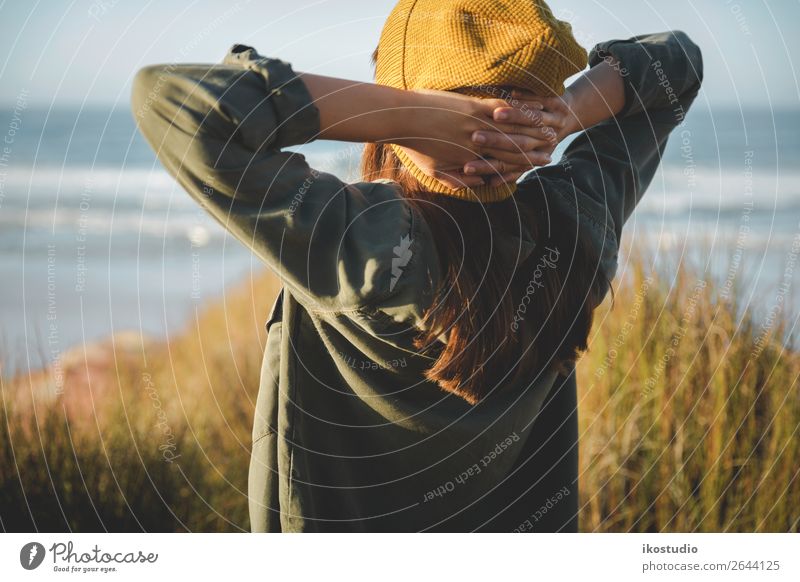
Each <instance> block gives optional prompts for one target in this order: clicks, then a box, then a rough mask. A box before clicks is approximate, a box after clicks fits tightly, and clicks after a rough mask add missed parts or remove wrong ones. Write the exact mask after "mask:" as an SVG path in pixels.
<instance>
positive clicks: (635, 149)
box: [523, 31, 703, 294]
mask: <svg viewBox="0 0 800 582" xmlns="http://www.w3.org/2000/svg"><path fill="white" fill-rule="evenodd" d="M603 61H608V62H609V63H612V65H613V66H614V67H615V68H616V69H617V70H618V72H619V74H620V75H621V76H622V78H623V80H624V84H625V105H624V107H623V109H622V111H621V112H620V113H619V114H618V115H617V116H615V117H614V118H612V119H609V120H608V121H605V122H603V123H600V124H598V125H596V126H594V127H592V128H590V129H588V130H586V131H584V132H582V133H581V134H579V135H578V137H577V138H576V139H575V140H574V141H573V142H572V143H571V144H570V146H569V147H568V148H567V149H566V151H565V152H564V155H563V157H562V159H561V161H560V162H559V163H558V164H555V165H553V166H549V167H546V168H542V169H541V170H538V171H537V172H533V173H532V174H531V175H530V176H529V177H528V178H527V179H526V180H525V181H524V182H523V184H524V183H528V184H529V187H533V186H535V187H538V188H542V189H543V190H544V191H547V190H548V189H550V190H552V192H545V194H547V195H549V196H550V197H551V198H552V199H553V201H554V204H555V205H556V206H561V207H562V208H563V209H564V210H565V211H567V212H570V213H573V214H574V215H575V216H576V218H577V220H578V222H580V223H583V224H585V225H586V226H587V229H586V230H585V232H589V233H590V234H591V238H592V240H593V244H594V245H595V246H596V247H597V249H596V250H597V251H598V254H599V257H600V264H599V270H600V271H601V273H602V275H603V276H604V278H606V279H607V280H611V279H613V277H614V275H615V273H616V268H617V254H618V248H619V241H620V239H621V236H622V227H623V226H624V224H625V222H626V221H627V220H628V218H629V217H630V215H631V213H632V212H633V210H634V209H635V207H636V205H637V204H638V202H639V201H640V200H641V198H642V195H643V194H644V192H645V191H646V190H647V188H648V186H649V185H650V182H651V181H652V179H653V177H654V176H655V173H656V170H657V168H658V165H659V163H660V161H661V156H662V154H663V151H664V147H665V145H666V143H667V138H668V137H669V134H670V132H671V131H672V130H673V129H674V128H675V127H676V126H678V125H680V124H682V123H683V120H684V117H685V116H686V113H687V112H688V110H689V107H690V106H691V104H692V102H693V101H694V99H695V97H696V96H697V93H698V91H699V90H700V85H701V83H702V78H703V61H702V55H701V52H700V49H699V48H698V46H697V45H696V44H694V43H693V42H692V41H691V40H690V39H689V37H688V36H687V35H686V34H685V33H683V32H680V31H673V32H664V33H659V34H650V35H644V36H637V37H633V38H630V39H628V40H612V41H608V42H604V43H601V44H599V45H597V46H596V47H594V49H593V50H592V51H591V53H590V55H589V64H590V66H596V65H598V64H599V63H601V62H603ZM603 294H604V293H603Z"/></svg>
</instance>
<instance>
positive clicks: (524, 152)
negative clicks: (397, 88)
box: [396, 89, 571, 189]
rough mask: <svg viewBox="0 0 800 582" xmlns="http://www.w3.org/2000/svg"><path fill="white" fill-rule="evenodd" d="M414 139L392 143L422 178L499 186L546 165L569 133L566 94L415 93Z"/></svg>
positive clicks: (454, 184) (449, 183)
mask: <svg viewBox="0 0 800 582" xmlns="http://www.w3.org/2000/svg"><path fill="white" fill-rule="evenodd" d="M414 93H416V94H417V95H418V96H419V97H418V102H419V106H418V107H417V106H415V107H414V114H413V116H412V119H413V120H414V122H413V124H414V130H413V131H412V132H410V133H411V135H414V136H415V137H411V138H404V139H401V140H397V141H396V143H397V145H399V146H401V147H402V148H403V149H404V151H405V153H406V154H407V155H408V156H409V157H410V158H411V159H412V161H413V162H414V163H415V164H416V165H417V166H418V167H419V168H420V169H421V170H422V171H423V172H425V173H426V174H427V175H429V176H431V177H433V178H435V179H436V180H438V181H439V182H441V183H442V184H444V185H445V186H447V187H449V188H454V189H458V188H465V187H477V186H481V185H484V184H486V185H489V186H493V187H495V186H500V185H502V184H503V183H506V182H515V181H516V180H517V179H518V178H519V177H520V176H521V175H522V174H524V173H525V172H527V171H528V170H530V169H532V168H533V167H535V166H544V165H547V164H549V163H550V161H551V155H552V153H553V150H554V149H555V147H556V145H558V143H559V141H560V140H561V139H563V137H564V136H565V135H566V134H567V133H568V126H569V124H570V111H571V108H570V106H569V103H568V100H567V98H566V97H567V96H566V94H565V96H564V97H538V96H536V95H534V94H532V93H530V92H527V91H524V90H521V89H514V90H511V91H502V92H500V90H499V89H498V90H496V91H495V94H500V95H502V96H503V98H496V97H487V98H478V97H469V96H467V95H462V94H460V93H455V92H449V91H429V90H417V91H414Z"/></svg>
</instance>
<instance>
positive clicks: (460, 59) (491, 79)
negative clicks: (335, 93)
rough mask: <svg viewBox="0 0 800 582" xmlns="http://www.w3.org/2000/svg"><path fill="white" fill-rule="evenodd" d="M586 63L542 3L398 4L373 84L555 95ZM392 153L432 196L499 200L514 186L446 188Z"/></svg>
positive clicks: (440, 0) (430, 0)
mask: <svg viewBox="0 0 800 582" xmlns="http://www.w3.org/2000/svg"><path fill="white" fill-rule="evenodd" d="M586 63H587V56H586V51H585V50H584V49H583V47H581V46H580V45H579V44H578V43H577V41H576V40H575V38H574V37H573V35H572V28H571V27H570V25H569V24H568V23H566V22H562V21H560V20H558V19H556V18H555V16H553V13H552V12H551V10H550V8H549V7H548V6H547V4H545V2H543V1H542V0H400V2H398V3H397V6H395V8H394V10H392V13H391V14H390V15H389V18H388V19H387V20H386V24H385V25H384V27H383V32H382V33H381V39H380V42H379V44H378V59H377V62H376V69H375V80H376V81H377V82H378V83H380V84H382V85H388V86H390V87H396V88H398V89H438V90H442V91H452V90H455V89H462V90H464V89H469V88H471V87H472V88H479V87H486V86H500V85H504V86H514V87H521V88H524V89H528V90H530V91H533V92H534V93H536V94H538V95H561V94H562V93H563V92H564V80H565V79H566V78H567V77H569V76H571V75H573V74H575V73H577V72H579V71H581V70H583V68H584V67H586ZM471 93H473V94H476V93H477V92H476V91H471ZM392 148H393V149H394V151H395V153H396V154H397V156H398V157H399V158H400V161H401V162H402V163H403V165H404V166H405V167H406V168H407V169H408V171H409V172H411V174H412V175H413V176H414V177H415V178H416V179H417V180H419V181H420V182H421V183H422V184H423V185H424V186H425V187H426V188H428V189H430V190H431V191H433V192H438V193H440V194H446V195H448V196H453V197H455V198H461V199H464V200H471V201H480V202H499V201H500V200H504V199H506V198H508V197H509V196H511V195H512V194H513V193H514V190H515V188H516V186H515V185H514V184H506V185H503V186H501V187H499V188H491V187H489V186H480V187H477V188H461V189H458V190H453V189H450V188H447V187H446V186H444V185H443V184H441V183H440V182H438V181H437V180H435V179H434V178H431V177H430V176H428V175H427V174H425V173H424V172H422V170H420V169H419V168H418V167H417V166H416V165H415V164H414V163H413V162H412V161H411V159H410V158H409V157H408V156H406V155H405V154H404V152H403V150H402V149H401V148H399V147H397V146H392Z"/></svg>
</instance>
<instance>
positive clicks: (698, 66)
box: [672, 30, 703, 93]
mask: <svg viewBox="0 0 800 582" xmlns="http://www.w3.org/2000/svg"><path fill="white" fill-rule="evenodd" d="M672 35H673V36H674V38H675V42H676V43H677V44H678V50H679V51H680V52H681V56H682V57H683V59H684V60H685V62H686V78H687V80H688V83H687V85H688V88H687V91H690V92H694V93H696V92H697V91H699V90H700V86H701V85H702V84H703V51H702V50H700V47H699V46H698V45H697V43H695V42H694V41H693V40H692V39H691V37H689V35H688V34H686V33H685V32H683V31H682V30H675V31H673V32H672Z"/></svg>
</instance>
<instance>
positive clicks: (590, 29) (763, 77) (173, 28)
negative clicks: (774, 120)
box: [0, 0, 800, 108]
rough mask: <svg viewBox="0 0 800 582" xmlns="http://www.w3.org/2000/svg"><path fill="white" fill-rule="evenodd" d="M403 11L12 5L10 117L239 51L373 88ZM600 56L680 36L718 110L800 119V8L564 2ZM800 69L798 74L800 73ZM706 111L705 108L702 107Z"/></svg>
mask: <svg viewBox="0 0 800 582" xmlns="http://www.w3.org/2000/svg"><path fill="white" fill-rule="evenodd" d="M393 4H394V2H393V1H392V0H368V1H367V0H362V1H355V0H291V1H286V0H279V1H275V0H258V1H254V0H251V1H248V0H240V1H239V2H235V1H234V2H231V1H227V2H225V1H195V2H191V1H184V2H172V1H170V2H163V1H162V2H158V3H156V2H154V1H151V2H134V1H132V0H74V1H72V2H69V1H64V0H61V1H57V0H39V1H35V0H31V1H27V2H24V1H19V0H17V1H16V2H11V1H9V0H5V1H2V0H0V55H3V56H2V57H0V80H1V81H2V82H0V107H1V106H5V107H8V106H12V105H13V103H14V102H15V101H16V99H17V96H18V95H19V94H20V93H21V92H22V91H26V92H27V93H25V95H26V98H27V101H28V103H29V104H31V105H34V106H44V107H49V106H50V105H82V104H86V105H100V104H116V105H117V106H127V105H126V104H127V101H128V94H129V90H130V81H131V78H132V76H133V74H134V73H135V71H136V70H137V69H138V68H139V67H141V66H143V65H145V64H149V63H155V62H168V61H194V62H215V61H218V60H220V59H221V57H222V56H223V55H224V53H225V52H226V50H227V49H228V47H229V46H230V45H231V44H233V43H236V42H241V43H246V44H251V45H253V46H255V47H256V48H257V49H258V50H259V52H261V53H262V54H265V55H268V56H274V57H279V58H282V59H284V60H287V61H289V62H291V63H292V64H293V65H294V67H295V69H297V70H303V71H314V72H317V73H321V74H329V75H335V76H342V77H346V78H352V79H358V80H369V79H370V78H371V70H370V66H369V55H370V53H371V51H372V49H373V48H374V47H375V45H376V43H377V40H378V36H379V34H380V29H381V25H382V23H383V21H384V19H385V18H386V15H387V14H388V13H389V11H390V10H391V7H392V6H393ZM550 5H551V7H552V8H553V10H554V12H555V13H556V14H557V15H558V16H560V17H561V18H564V19H567V20H570V21H571V22H572V24H573V28H574V30H575V33H576V36H577V37H578V39H579V40H580V41H582V42H583V43H584V45H586V46H587V48H589V47H590V45H591V44H593V43H594V42H598V41H601V40H605V39H608V38H624V37H628V36H632V35H634V34H641V33H644V32H654V31H658V30H664V29H669V28H680V29H682V30H685V31H686V32H688V33H689V34H690V35H691V36H692V37H693V38H694V39H695V40H696V41H697V42H698V44H700V45H701V47H702V48H703V51H704V58H705V72H706V81H705V86H704V94H703V100H704V101H705V103H706V104H707V105H709V106H725V107H731V106H732V107H736V106H739V105H741V106H748V107H749V106H764V107H769V106H773V107H781V108H784V107H794V108H797V107H800V63H798V62H797V61H798V60H800V35H797V33H796V30H797V23H798V22H800V0H774V1H770V2H766V1H765V0H670V1H668V2H664V1H659V2H654V1H649V0H637V1H632V0H582V1H577V0H553V1H551V2H550ZM796 65H797V66H796ZM698 104H699V103H698Z"/></svg>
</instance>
